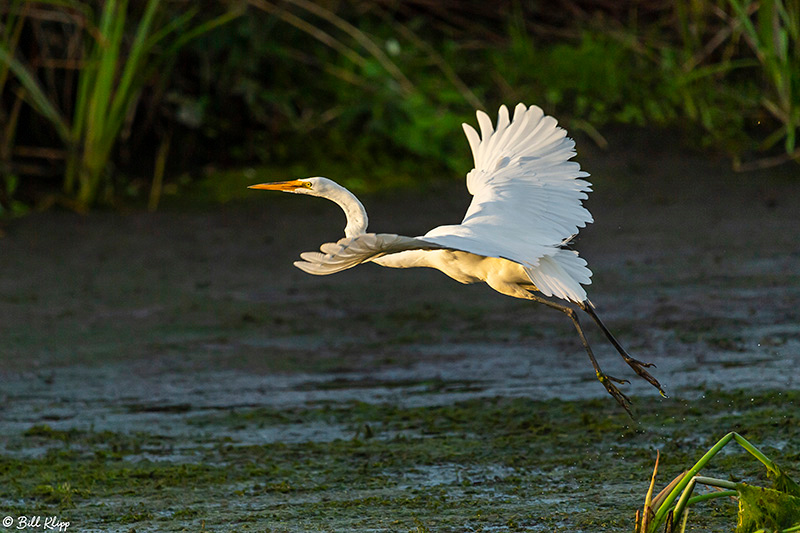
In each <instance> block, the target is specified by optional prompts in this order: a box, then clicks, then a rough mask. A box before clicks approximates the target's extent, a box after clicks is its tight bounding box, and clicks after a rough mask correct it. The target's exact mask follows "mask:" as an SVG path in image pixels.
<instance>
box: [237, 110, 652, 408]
mask: <svg viewBox="0 0 800 533" xmlns="http://www.w3.org/2000/svg"><path fill="white" fill-rule="evenodd" d="M477 118H478V124H479V126H480V130H481V133H480V135H478V132H477V131H475V129H474V128H473V127H472V126H470V125H468V124H463V128H464V133H465V134H466V136H467V140H468V141H469V145H470V148H471V149H472V155H473V158H474V160H475V168H474V169H472V170H471V171H470V172H469V173H468V174H467V189H468V190H469V192H470V193H471V194H472V196H473V198H472V202H471V203H470V206H469V209H467V214H466V215H465V217H464V220H463V221H462V222H461V224H459V225H449V226H439V227H438V228H434V229H432V230H431V231H429V232H428V233H426V234H425V235H422V236H420V237H413V238H412V237H404V236H402V235H395V234H391V233H367V212H366V210H365V209H364V206H363V205H362V204H361V202H360V201H359V200H358V198H356V197H355V196H354V195H353V193H351V192H350V191H348V190H347V189H345V188H344V187H342V186H341V185H339V184H337V183H335V182H333V181H331V180H329V179H327V178H322V177H313V178H302V179H295V180H291V181H281V182H273V183H262V184H259V185H252V186H251V187H250V188H252V189H266V190H272V191H283V192H290V193H295V194H306V195H311V196H319V197H321V198H327V199H328V200H331V201H333V202H335V203H337V204H338V205H339V206H340V207H341V208H342V210H344V213H345V215H346V216H347V226H346V227H345V229H344V234H345V237H344V238H343V239H340V240H339V241H338V242H336V243H331V242H329V243H325V244H323V245H322V246H321V247H320V248H321V252H305V253H302V254H300V257H301V259H303V260H302V261H296V262H295V263H294V264H295V266H297V267H298V268H300V269H301V270H304V271H305V272H308V273H309V274H316V275H325V274H333V273H335V272H339V271H342V270H345V269H348V268H351V267H354V266H356V265H358V264H360V263H364V262H366V261H371V262H373V263H377V264H379V265H381V266H385V267H392V268H411V267H430V268H436V269H438V270H441V271H442V272H444V273H445V274H446V275H448V276H450V277H451V278H453V279H455V280H456V281H459V282H461V283H477V282H481V281H483V282H485V283H487V284H488V285H489V286H490V287H491V288H493V289H494V290H496V291H497V292H500V293H502V294H506V295H508V296H513V297H514V298H523V299H526V300H532V301H535V302H540V303H543V304H545V305H547V306H549V307H552V308H553V309H557V310H559V311H561V312H563V313H565V314H566V315H567V316H568V317H569V318H570V319H572V323H573V324H574V325H575V328H576V329H577V330H578V334H579V335H580V338H581V342H582V343H583V347H584V348H585V349H586V352H587V353H588V354H589V359H590V360H591V362H592V366H593V367H594V370H595V372H596V374H597V378H598V379H599V380H600V382H601V383H602V384H603V386H605V388H606V390H607V391H608V392H609V393H610V394H611V396H613V397H614V398H615V399H616V400H617V402H619V404H620V405H621V406H622V407H623V408H624V409H625V410H626V411H628V413H630V400H629V399H628V397H627V396H626V395H625V394H623V393H622V392H621V391H620V390H619V388H618V387H617V386H616V385H615V383H620V384H622V383H628V382H627V381H626V380H621V379H617V378H614V377H611V376H609V375H608V374H606V373H604V372H603V371H602V370H601V369H600V366H599V365H598V363H597V360H596V359H595V356H594V353H593V352H592V349H591V347H590V346H589V342H588V341H587V340H586V336H585V335H584V333H583V329H582V328H581V325H580V322H579V320H578V314H577V312H576V311H575V309H573V308H572V307H569V306H568V305H564V304H561V303H558V302H555V301H551V300H548V299H545V298H543V297H542V296H539V295H537V294H534V293H533V291H536V292H539V293H541V294H542V295H543V296H547V297H556V298H560V299H562V300H566V301H567V302H572V303H573V304H575V305H577V306H578V307H579V308H580V309H582V310H583V311H585V312H586V313H587V314H589V316H591V317H592V319H593V320H594V321H595V322H596V323H597V325H598V326H599V327H600V329H601V330H602V331H603V333H604V334H605V336H606V337H607V338H608V340H609V341H610V342H611V344H612V345H613V346H614V348H616V350H617V351H618V352H619V354H620V355H621V356H622V358H623V359H624V360H625V362H626V363H627V364H628V365H629V366H630V367H631V368H632V369H633V370H634V371H635V372H636V373H637V374H638V375H639V376H641V377H642V378H644V379H645V380H647V381H648V382H649V383H651V384H652V385H653V386H654V387H656V388H657V389H658V391H659V392H660V393H661V394H662V395H663V396H666V395H665V394H664V391H663V389H662V388H661V385H660V384H659V382H658V380H656V379H655V378H654V377H653V376H652V375H650V373H649V372H648V371H647V370H645V368H646V367H651V366H653V365H652V364H650V363H643V362H641V361H637V360H636V359H634V358H633V357H631V356H630V355H629V354H628V353H627V352H626V351H625V349H624V348H623V347H622V346H621V345H620V343H619V342H618V341H617V340H616V339H615V338H614V335H612V334H611V332H610V331H609V329H608V328H607V327H606V326H605V324H603V322H602V321H601V320H600V318H599V317H598V316H597V313H596V312H595V309H594V305H593V304H592V303H591V302H590V301H589V299H588V298H587V296H586V291H585V290H584V288H583V287H582V286H581V285H589V284H590V283H591V280H590V279H589V278H590V276H591V275H592V272H591V271H590V270H589V269H588V268H587V266H586V261H584V260H583V259H582V258H580V257H578V253H577V252H575V251H573V250H570V249H569V248H568V245H569V243H570V241H571V240H572V238H573V237H574V236H575V235H576V234H577V232H578V228H582V227H584V226H585V225H586V223H587V222H592V221H593V220H592V215H591V214H590V213H589V211H588V210H587V209H586V208H585V207H583V205H582V200H585V199H586V198H587V196H586V193H587V192H589V191H591V184H590V183H589V182H588V181H586V180H583V179H581V178H585V177H587V176H588V175H589V174H588V173H586V172H583V171H581V170H580V165H579V164H578V163H576V162H574V161H569V159H571V158H572V157H573V156H574V155H575V150H574V148H575V141H573V140H572V139H570V138H569V137H567V136H566V135H567V132H566V131H565V130H564V129H562V128H560V127H559V126H558V125H557V121H556V120H555V119H554V118H553V117H550V116H545V114H544V113H543V112H542V110H541V109H540V108H539V107H537V106H530V107H526V106H525V105H524V104H518V105H517V106H516V108H515V109H514V117H513V120H509V113H508V109H507V108H506V106H501V107H500V111H499V114H498V118H497V128H496V129H495V128H494V127H493V126H492V121H491V119H490V118H489V116H488V115H487V114H486V113H484V112H483V111H478V112H477Z"/></svg>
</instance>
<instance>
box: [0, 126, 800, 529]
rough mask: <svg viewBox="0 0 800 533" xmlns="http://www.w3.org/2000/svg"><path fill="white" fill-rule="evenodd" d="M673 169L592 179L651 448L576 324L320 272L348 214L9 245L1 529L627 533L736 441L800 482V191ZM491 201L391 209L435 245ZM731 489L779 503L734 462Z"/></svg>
mask: <svg viewBox="0 0 800 533" xmlns="http://www.w3.org/2000/svg"><path fill="white" fill-rule="evenodd" d="M657 140H658V139H657V138H656V139H651V138H649V137H646V136H645V137H642V138H641V139H638V140H636V141H635V142H633V143H630V144H626V145H625V146H627V148H625V149H624V150H622V151H620V150H616V149H615V150H614V154H615V155H613V156H612V155H611V154H609V153H601V152H593V151H592V150H591V148H589V149H587V150H585V154H583V153H582V157H581V158H580V161H581V163H582V164H583V166H584V167H586V168H587V169H588V170H589V171H590V172H591V173H592V178H591V179H592V181H593V182H594V183H595V191H596V192H595V193H593V194H592V196H591V199H590V200H589V203H588V206H589V208H590V210H591V211H592V213H593V214H594V216H595V220H596V223H595V224H593V225H591V226H590V227H589V228H587V229H586V230H584V231H582V232H581V235H580V237H579V239H578V240H577V244H576V248H577V249H578V250H579V251H580V252H581V254H582V256H583V257H585V258H586V259H587V260H588V261H589V264H590V267H591V268H592V270H593V271H594V277H593V281H594V283H593V285H592V286H590V287H589V294H590V298H591V299H592V301H593V302H594V303H595V304H596V305H597V308H598V312H599V313H600V315H601V316H602V317H603V319H604V320H605V321H606V323H607V324H608V325H609V326H610V327H611V329H612V330H613V331H614V332H615V333H616V334H617V336H618V337H619V339H620V340H621V341H622V343H623V344H624V345H625V346H626V347H627V348H628V349H629V351H631V353H632V354H633V355H634V356H636V357H638V358H640V359H643V360H647V361H651V362H654V363H656V364H657V365H658V367H657V368H656V369H655V370H654V374H655V375H656V376H657V377H658V379H659V380H660V381H661V383H662V384H663V385H664V387H665V388H666V390H667V392H668V393H669V394H670V398H668V399H663V398H661V397H660V396H659V395H658V393H657V392H656V391H655V390H654V389H652V388H651V387H650V386H649V385H648V384H647V383H644V382H642V381H641V380H638V379H635V376H634V375H632V373H631V372H630V371H629V369H628V368H627V367H626V366H625V365H624V364H623V363H622V362H621V361H620V360H619V358H618V357H617V356H616V353H615V352H614V350H613V348H611V347H610V346H608V345H607V344H606V343H604V341H603V338H602V335H601V334H600V333H599V332H598V331H597V330H596V329H595V328H594V327H593V325H592V324H591V323H590V321H588V320H584V323H585V325H586V329H587V331H588V334H589V339H590V342H592V343H593V346H594V347H595V350H596V352H597V354H598V356H599V359H600V363H601V365H602V366H603V368H604V369H605V370H606V371H608V372H609V373H610V374H612V375H614V376H618V377H623V378H628V379H630V380H631V381H632V383H631V384H630V385H628V386H626V387H625V392H626V393H628V394H629V395H630V396H631V397H632V399H633V403H634V409H635V412H636V415H637V417H636V420H631V419H630V418H628V417H627V415H626V414H625V413H624V412H623V411H622V410H621V409H620V408H619V407H618V406H617V405H616V404H615V402H614V401H613V399H612V398H610V397H609V396H608V395H607V394H606V393H605V391H604V389H603V388H602V386H601V385H600V384H599V383H598V382H597V380H596V379H595V377H594V375H593V372H592V368H591V366H590V364H589V361H588V359H587V358H586V355H585V353H584V352H583V351H582V348H581V346H580V342H579V340H578V338H577V336H576V335H575V332H574V329H573V327H572V325H571V323H570V322H569V320H567V319H566V317H564V316H563V315H561V314H559V313H556V312H553V311H551V310H549V309H546V308H544V307H543V306H536V305H535V304H531V303H529V302H521V301H515V300H512V299H510V298H506V297H503V296H501V295H498V294H495V293H493V292H492V291H491V290H490V289H489V288H487V287H483V286H461V285H459V284H457V283H455V282H453V281H452V280H449V279H447V278H445V277H444V276H443V275H441V274H439V273H438V272H434V271H424V270H420V271H415V270H408V271H392V270H388V269H381V268H380V267H377V266H375V265H365V266H362V267H359V268H358V269H354V270H352V271H348V272H344V273H341V274H338V275H335V276H331V277H312V276H308V275H305V274H303V273H302V272H300V271H297V270H296V269H294V268H293V267H292V266H291V261H293V260H294V259H295V258H296V257H297V255H298V253H299V252H301V251H306V250H314V249H316V248H317V247H318V245H319V244H320V243H322V242H326V241H329V240H333V239H336V238H338V237H339V235H340V233H341V227H343V225H344V222H343V218H342V215H341V212H340V211H339V210H338V208H337V207H336V206H334V205H333V204H329V203H327V202H325V201H323V200H319V199H310V198H293V197H288V196H287V195H284V196H268V195H265V194H260V195H257V196H258V197H257V199H255V200H253V201H248V202H246V203H237V204H228V205H225V206H223V207H220V208H213V209H210V208H203V209H187V208H173V209H166V210H164V211H162V212H158V213H155V214H149V213H129V214H115V213H96V214H92V215H89V216H87V217H77V216H75V215H72V214H69V213H61V212H47V213H42V214H36V215H32V216H30V217H28V218H25V219H23V220H20V221H16V222H13V223H11V224H9V225H8V226H7V227H6V228H5V233H6V235H5V237H3V238H2V239H0V273H1V274H2V277H0V338H2V342H3V345H2V347H1V348H0V349H2V354H0V357H1V358H2V363H3V364H2V368H0V515H2V516H3V517H5V516H11V517H18V516H24V515H28V516H30V515H41V516H43V517H44V516H58V517H59V519H61V520H62V521H69V522H70V526H69V529H68V530H70V531H82V532H83V531H120V532H130V531H137V532H143V531H154V532H155V531H158V532H161V531H204V530H205V531H225V532H227V531H458V532H461V531H593V532H595V531H620V530H626V531H628V530H631V529H632V523H633V514H634V512H635V509H636V508H637V507H641V504H642V502H643V500H644V494H645V492H646V490H647V484H648V482H649V476H650V472H651V470H652V464H653V461H654V459H655V455H656V451H657V450H658V451H659V452H660V453H661V466H660V471H661V472H662V474H661V477H660V478H659V479H660V486H663V485H664V484H666V483H667V482H668V481H669V480H670V479H671V478H672V477H673V476H675V475H677V474H678V473H679V472H680V471H681V470H683V469H684V468H686V467H688V466H690V465H691V464H693V463H694V462H695V461H696V460H697V459H698V458H699V457H700V455H702V453H703V452H705V451H706V449H708V447H709V446H711V445H712V444H713V443H714V442H716V440H717V439H718V438H720V437H721V436H722V435H724V434H725V433H727V432H728V431H732V430H735V431H738V432H740V433H742V434H743V435H745V436H746V437H747V438H748V439H749V440H751V441H752V442H753V443H754V444H756V445H758V446H759V447H760V448H761V449H762V450H763V451H765V452H766V453H767V455H769V456H770V457H771V458H772V459H773V460H775V461H776V462H777V463H778V464H780V465H781V466H782V467H783V468H784V469H785V470H787V472H788V473H789V474H790V475H793V477H794V478H795V479H797V478H798V477H800V372H799V371H798V370H797V369H798V368H800V311H798V309H799V308H800V307H799V306H798V304H799V303H800V240H798V238H797V235H796V233H795V232H794V231H793V230H792V228H793V227H794V226H795V225H796V222H797V216H798V215H797V213H798V212H800V181H798V180H797V179H796V176H793V174H795V173H796V172H794V171H793V170H792V169H779V170H777V171H775V170H773V171H763V172H761V173H758V174H746V175H742V174H735V173H732V172H730V171H729V170H728V167H727V163H726V162H725V161H724V160H722V159H720V160H716V159H710V158H702V157H699V156H697V155H691V154H686V153H682V152H675V151H671V149H668V148H664V147H663V145H662V144H661V143H658V142H656V141H657ZM582 145H586V143H582ZM579 146H580V145H579ZM620 146H621V145H620ZM331 177H333V178H335V176H331ZM468 200H469V199H468V196H467V194H466V192H465V191H464V190H463V184H462V183H460V182H458V181H454V182H453V183H451V184H443V185H437V186H435V187H432V188H431V189H430V190H429V191H426V192H425V193H420V192H408V191H405V192H401V193H395V194H394V195H373V196H369V197H365V198H363V201H364V203H365V205H366V207H367V210H368V211H369V213H370V217H371V226H370V227H371V228H372V229H373V230H375V231H386V232H398V233H403V234H407V235H417V234H421V233H424V232H425V231H427V229H429V228H430V227H433V226H434V225H437V224H443V223H452V222H456V221H458V220H460V218H461V216H462V215H463V212H464V210H465V209H466V205H467V203H468ZM340 226H341V227H340ZM709 474H710V475H715V476H716V477H722V478H726V479H728V478H730V479H734V480H740V479H741V480H749V481H752V482H754V483H761V484H767V483H768V481H767V480H766V479H765V478H764V477H763V472H762V470H761V469H760V466H759V465H758V464H755V463H754V462H753V461H752V460H751V459H750V458H749V457H747V456H746V455H744V454H740V453H738V452H735V451H731V452H726V453H724V454H722V455H721V456H720V457H719V458H718V459H715V461H714V462H713V463H712V471H710V472H709ZM735 509H736V507H735V503H734V502H727V501H717V503H709V504H704V506H703V507H702V508H699V509H698V511H697V513H693V514H692V515H691V517H690V528H694V529H695V530H697V531H708V530H709V529H712V530H730V529H732V527H733V525H734V523H735V512H736V511H735ZM7 529H8V530H12V528H7ZM0 530H2V529H0Z"/></svg>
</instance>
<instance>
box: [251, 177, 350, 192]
mask: <svg viewBox="0 0 800 533" xmlns="http://www.w3.org/2000/svg"><path fill="white" fill-rule="evenodd" d="M248 189H264V190H267V191H281V192H291V193H294V194H309V195H311V196H327V193H329V192H330V191H332V190H334V189H341V187H340V186H339V185H337V184H336V183H335V182H333V181H331V180H329V179H328V178H321V177H316V178H300V179H296V180H289V181H274V182H271V183H259V184H258V185H250V187H248Z"/></svg>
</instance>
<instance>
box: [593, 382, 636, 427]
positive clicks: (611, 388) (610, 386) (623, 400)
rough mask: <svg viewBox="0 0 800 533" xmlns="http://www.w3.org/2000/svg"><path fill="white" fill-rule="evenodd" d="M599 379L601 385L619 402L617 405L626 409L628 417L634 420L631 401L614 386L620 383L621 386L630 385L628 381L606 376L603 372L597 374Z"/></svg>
mask: <svg viewBox="0 0 800 533" xmlns="http://www.w3.org/2000/svg"><path fill="white" fill-rule="evenodd" d="M597 379H598V380H600V383H602V384H603V386H604V387H605V388H606V390H607V391H608V393H609V394H610V395H611V396H612V397H613V398H614V399H615V400H617V403H618V404H620V406H622V408H623V409H625V412H627V413H628V416H630V417H631V418H633V413H632V412H631V399H630V398H628V397H627V396H625V394H623V393H622V391H621V390H619V387H617V386H616V385H614V383H619V384H620V385H625V384H628V383H630V381H628V380H627V379H617V378H615V377H612V376H609V375H608V374H604V373H603V372H597Z"/></svg>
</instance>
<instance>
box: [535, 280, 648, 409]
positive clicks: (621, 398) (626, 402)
mask: <svg viewBox="0 0 800 533" xmlns="http://www.w3.org/2000/svg"><path fill="white" fill-rule="evenodd" d="M530 299H531V300H533V301H536V302H539V303H543V304H544V305H546V306H548V307H551V308H553V309H557V310H559V311H561V312H562V313H564V314H565V315H567V316H568V317H569V318H570V319H571V320H572V323H573V324H574V325H575V329H577V330H578V335H580V337H581V342H582V343H583V347H584V348H585V349H586V353H587V354H589V360H590V361H591V362H592V366H593V367H594V372H595V374H596V375H597V379H598V380H600V383H602V384H603V386H604V387H605V388H606V390H607V391H608V393H609V394H610V395H611V396H612V397H613V398H614V399H615V400H617V403H619V404H620V405H621V406H622V408H623V409H625V411H627V413H628V415H630V416H631V418H633V413H631V401H630V399H629V398H628V397H627V396H625V394H623V393H622V391H621V390H619V388H618V387H617V386H616V385H614V383H620V384H623V383H629V381H627V380H624V379H617V378H615V377H612V376H609V375H608V374H606V373H605V372H603V371H602V370H601V369H600V365H599V364H597V359H595V357H594V353H593V352H592V347H591V346H589V341H588V340H586V335H584V334H583V328H582V327H581V323H580V321H579V320H578V313H576V312H575V310H574V309H573V308H571V307H568V306H566V305H561V304H558V303H556V302H551V301H550V300H545V299H544V298H540V297H538V296H536V295H535V294H531V295H530Z"/></svg>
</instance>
